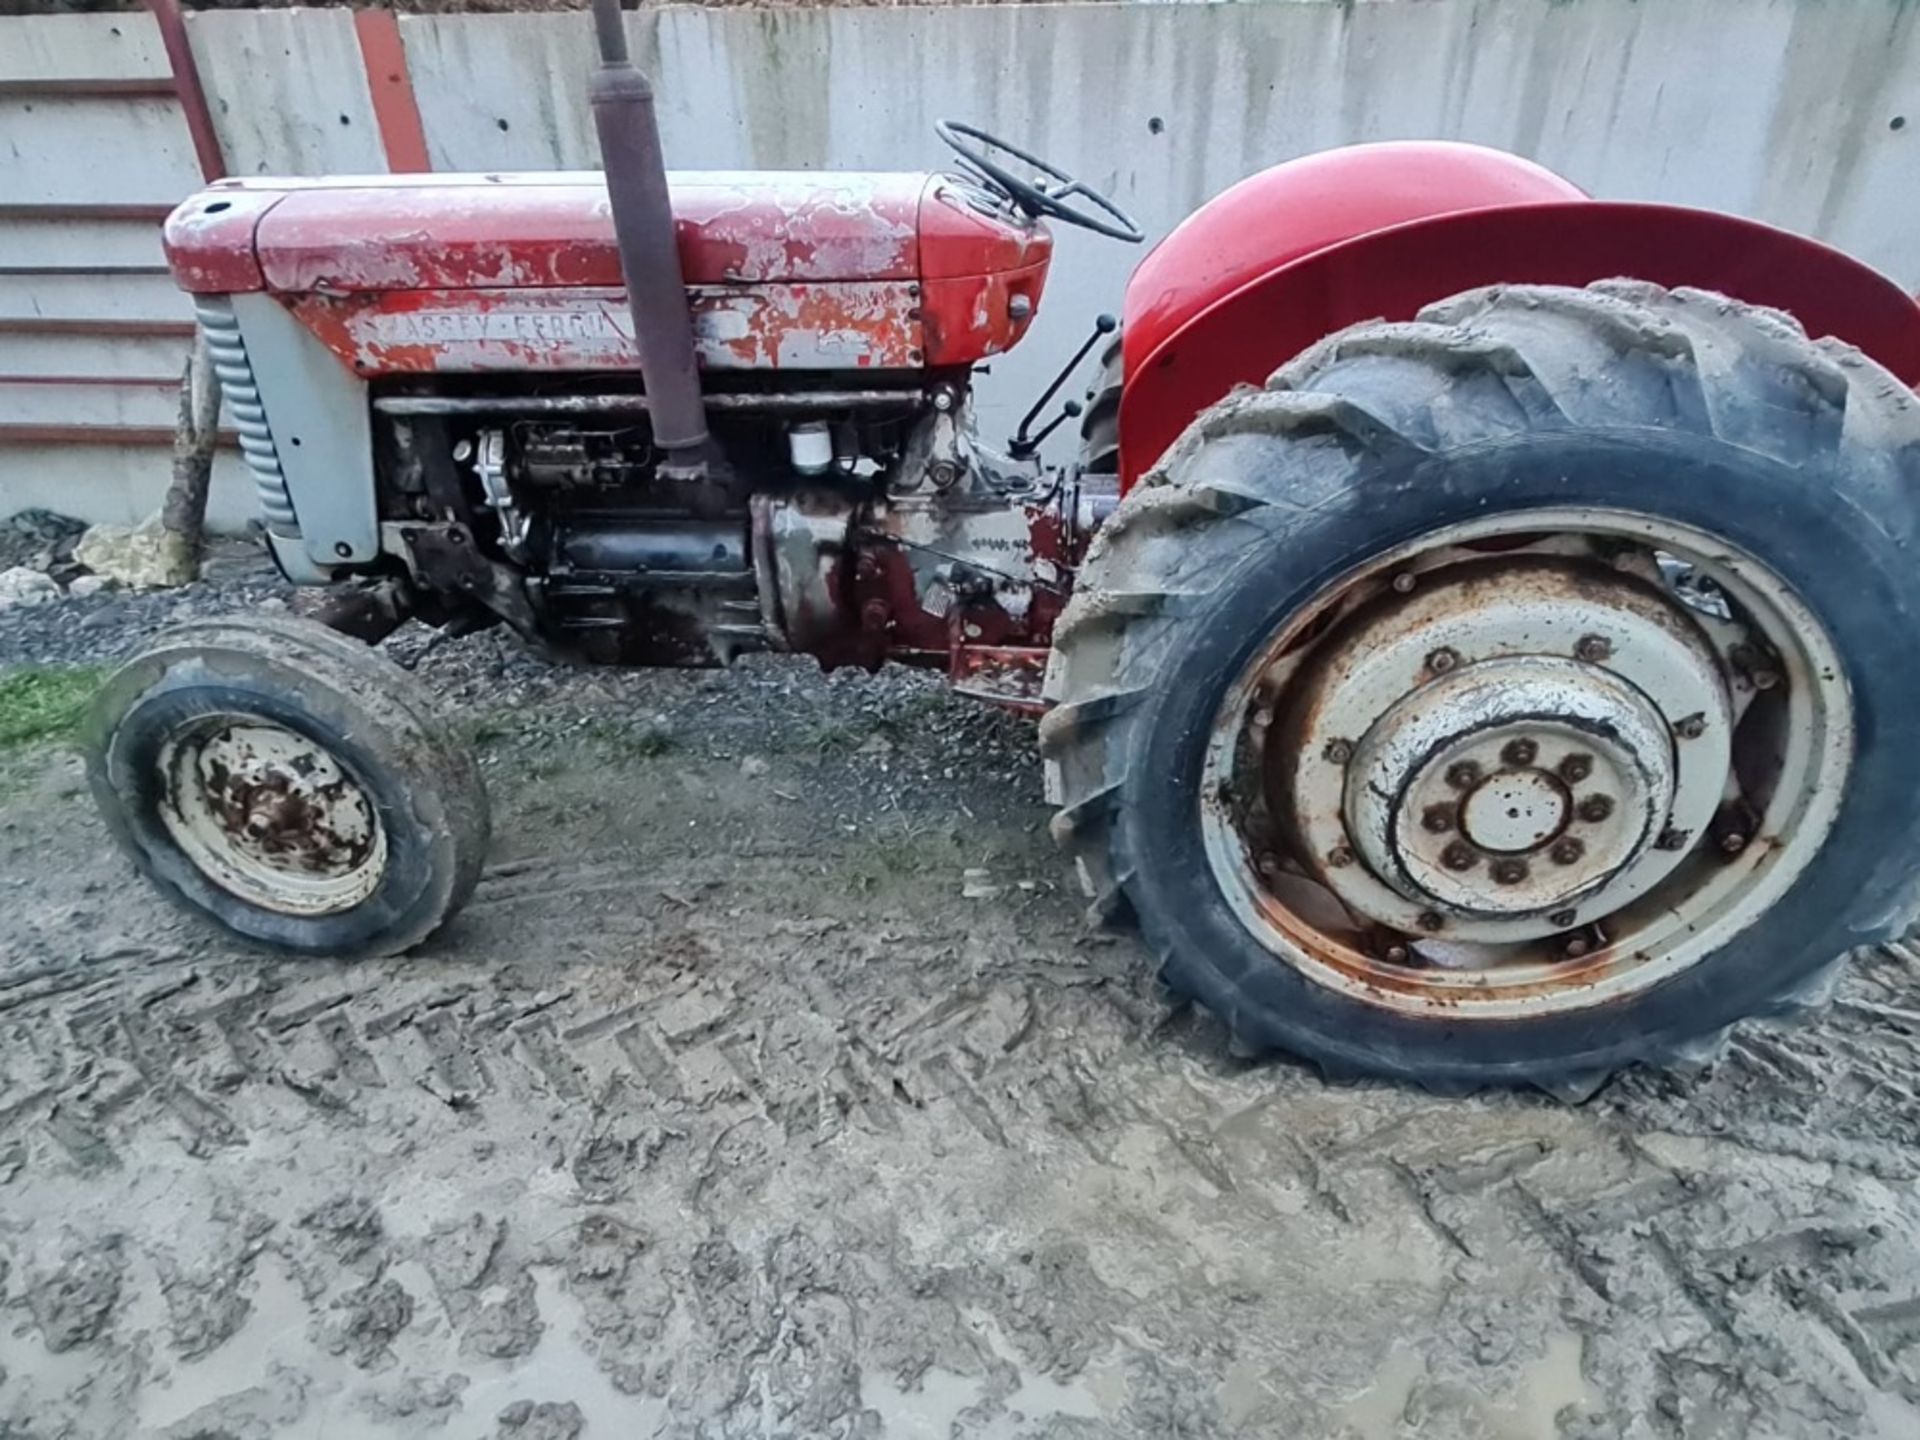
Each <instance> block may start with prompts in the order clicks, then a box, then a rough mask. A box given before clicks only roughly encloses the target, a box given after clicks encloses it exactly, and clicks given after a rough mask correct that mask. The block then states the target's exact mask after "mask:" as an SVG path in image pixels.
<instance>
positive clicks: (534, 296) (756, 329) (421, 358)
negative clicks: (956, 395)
mask: <svg viewBox="0 0 1920 1440" xmlns="http://www.w3.org/2000/svg"><path fill="white" fill-rule="evenodd" d="M688 288H689V298H690V300H691V302H692V308H693V324H694V333H695V348H696V353H697V354H698V356H699V359H700V363H701V364H702V365H703V366H705V367H707V368H709V369H715V370H740V369H748V370H816V371H817V370H829V371H831V370H888V369H894V370H904V369H911V368H913V367H914V366H915V365H917V364H918V363H919V356H920V346H921V331H920V324H919V321H918V319H917V318H916V316H917V314H918V307H919V303H920V302H919V298H918V296H917V295H916V293H915V287H914V286H913V285H911V284H908V283H903V282H899V281H883V282H880V283H877V284H870V283H864V282H851V281H849V282H827V283H820V284H763V285H752V286H742V287H730V286H701V285H696V286H690V287H688ZM282 300H283V302H284V303H285V304H286V305H287V306H288V308H289V309H291V310H292V311H293V313H294V314H295V315H296V316H298V317H299V319H300V321H301V323H302V324H304V325H305V326H306V327H307V328H308V329H309V330H311V331H313V333H314V334H315V335H317V336H318V337H319V338H320V340H321V341H322V342H323V343H324V344H325V345H326V346H327V348H328V349H330V350H332V351H333V352H334V354H336V355H338V356H339V357H340V359H341V361H342V362H343V363H344V364H346V365H347V366H348V367H349V368H351V369H352V370H353V371H354V372H355V373H356V374H359V375H364V376H367V377H369V378H371V377H374V376H380V375H418V374H432V373H436V372H437V373H447V374H477V373H483V372H502V371H506V372H518V371H527V370H576V371H577V370H638V369H639V366H640V356H639V352H638V351H637V350H636V349H635V348H634V345H633V333H632V332H633V320H632V316H631V314H630V313H629V312H628V310H627V299H626V294H625V292H624V291H622V290H618V289H614V288H611V287H608V286H591V287H589V286H577V287H572V288H565V289H561V288H543V289H532V288H528V289H517V290H502V289H492V290H388V291H366V292H362V293H359V294H348V295H333V294H327V293H324V292H322V293H315V294H307V295H295V296H283V297H282Z"/></svg>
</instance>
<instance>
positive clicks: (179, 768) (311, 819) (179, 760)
mask: <svg viewBox="0 0 1920 1440" xmlns="http://www.w3.org/2000/svg"><path fill="white" fill-rule="evenodd" d="M159 767H160V774H161V779H162V785H161V795H160V805H159V809H160V818H161V821H162V823H163V824H164V825H165V826H166V829H167V833H168V834H169V835H170V836H171V837H172V839H173V841H174V843H175V844H176V845H178V846H179V847H180V850H181V852H182V853H183V854H184V855H185V856H186V857H187V858H188V859H189V860H190V861H192V862H193V864H194V866H195V868H197V869H198V870H199V871H200V872H201V873H202V874H203V875H205V876H206V877H207V878H208V879H209V880H211V881H212V882H213V883H214V884H216V885H218V886H220V888H221V889H223V890H226V891H227V892H229V893H230V894H233V895H236V896H238V897H239V898H240V899H242V900H245V901H247V902H248V903H249V904H253V905H257V906H260V907H261V908H262V909H266V910H272V911H276V912H278V913H280V914H283V915H300V916H306V917H313V916H321V915H333V914H338V913H340V912H342V911H345V910H350V909H352V908H353V907H354V906H356V905H358V904H359V903H360V902H361V901H363V900H365V899H366V898H367V897H368V896H369V895H371V894H372V893H373V891H374V890H375V889H376V888H377V887H378V886H379V883H380V879H381V876H382V874H383V873H384V871H385V869H386V861H387V837H386V830H385V827H384V826H383V825H382V824H381V822H380V815H379V811H378V809H377V808H376V806H375V805H374V803H373V801H372V800H371V798H370V797H369V796H368V794H367V792H366V790H365V789H363V788H362V786H361V785H360V783H359V782H358V781H357V780H356V779H355V778H354V777H353V775H352V774H351V773H350V772H349V771H348V769H347V768H346V767H345V765H343V764H342V763H341V761H340V760H339V758H338V757H337V756H335V755H334V754H333V753H332V752H331V751H329V750H328V749H327V748H326V747H325V746H323V745H321V744H319V743H318V742H317V741H314V740H312V739H309V738H308V737H307V736H305V735H301V734H299V733H298V732H296V731H294V730H290V729H288V728H286V727H285V726H281V725H276V724H274V723H273V722H271V721H269V720H264V719H261V718H260V717H258V716H253V715H212V716H206V717H202V718H201V719H199V720H197V721H195V722H193V723H192V724H191V725H188V726H186V727H184V728H183V729H182V730H180V731H179V732H177V733H175V734H174V735H172V736H170V737H169V738H168V740H167V742H166V744H165V745H164V746H162V748H161V751H160V755H159Z"/></svg>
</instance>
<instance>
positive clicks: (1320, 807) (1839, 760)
mask: <svg viewBox="0 0 1920 1440" xmlns="http://www.w3.org/2000/svg"><path fill="white" fill-rule="evenodd" d="M1853 733H1854V732H1853V707H1852V697H1851V694H1850V691H1849V688H1848V684H1847V680H1846V675H1845V672H1844V669H1843V668H1842V666H1841V663H1840V660H1839V656H1838V653H1837V651H1836V650H1835V648H1834V646H1833V644H1832V641H1831V639H1830V638H1829V637H1828V636H1827V634H1826V632H1825V629H1824V628H1823V627H1822V626H1821V625H1820V624H1819V622H1818V621H1817V620H1816V619H1815V617H1814V616H1813V615H1812V613H1811V612H1810V611H1809V610H1808V609H1807V607H1806V606H1805V604H1804V603H1803V602H1802V601H1801V600H1800V599H1799V597H1798V596H1797V595H1796V594H1795V593H1794V592H1793V590H1792V588H1791V587H1790V586H1788V585H1787V584H1786V583H1785V582H1784V581H1783V580H1782V579H1781V578H1780V577H1779V576H1777V575H1776V574H1774V572H1772V571H1771V570H1770V569H1769V568H1767V567H1766V566H1765V565H1763V564H1762V563H1761V562H1759V561H1758V560H1757V559H1756V558H1754V557H1752V556H1750V555H1748V554H1745V553H1744V552H1742V551H1740V550H1739V549H1738V548H1737V547H1735V546H1732V545H1730V544H1729V543H1728V542H1727V541H1726V540H1725V539H1724V538H1723V537H1720V536H1715V535H1711V534H1708V533H1707V532H1704V531H1701V530H1699V529H1697V528H1694V527H1691V526H1688V525H1684V524H1682V523H1680V522H1676V521H1671V520H1667V519H1664V518H1661V517H1656V516H1650V515H1645V514H1638V513H1634V512H1629V511H1614V510H1599V509H1556V510H1546V511H1529V512H1521V513H1514V514H1508V515H1502V516H1495V517H1488V518H1485V519H1481V520H1476V521H1473V522H1469V523H1467V524H1462V525H1458V526H1453V527H1448V528H1446V529H1443V530H1439V531H1436V532H1434V533H1432V534H1430V535H1427V536H1425V537H1422V538H1420V539H1418V540H1415V541H1412V542H1409V543H1408V544H1405V545H1402V546H1399V547H1397V548H1395V549H1393V550H1391V551H1389V552H1386V553H1385V554H1383V555H1381V556H1379V557H1377V558H1375V559H1373V560H1370V561H1368V562H1366V563H1365V564H1363V565H1361V566H1358V567H1356V568H1355V569H1353V570H1351V571H1349V572H1348V573H1347V574H1345V575H1343V576H1341V577H1340V578H1338V579H1336V580H1334V581H1333V582H1331V583H1330V584H1328V585H1326V586H1324V587H1323V588H1322V589H1321V590H1320V591H1319V592H1318V593H1317V594H1316V595H1315V596H1313V597H1312V599H1311V600H1310V601H1309V602H1308V603H1307V604H1306V605H1304V606H1302V607H1300V608H1299V609H1297V610H1295V611H1294V612H1292V614H1291V615H1290V616H1289V618H1288V619H1287V620H1286V621H1285V623H1283V624H1282V625H1281V626H1280V627H1279V628H1278V630H1277V632H1276V633H1275V634H1274V635H1272V636H1270V637H1269V638H1268V640H1267V641H1266V643H1264V644H1263V645H1262V646H1260V647H1259V649H1258V650H1257V651H1256V653H1255V654H1254V655H1253V656H1252V658H1251V659H1250V660H1249V662H1248V663H1247V664H1246V666H1245V667H1243V669H1242V671H1241V672H1240V674H1239V675H1238V676H1237V677H1236V679H1235V680H1234V682H1233V683H1232V685H1230V686H1229V688H1228V690H1227V692H1226V695H1225V698H1224V700H1223V702H1222V704H1221V706H1220V709H1219V711H1218V713H1217V716H1216V719H1215V723H1214V726H1213V729H1212V733H1211V735H1210V737H1209V743H1208V749H1207V753H1206V757H1205V761H1204V766H1203V775H1202V785H1201V789H1200V822H1201V829H1202V837H1203V840H1204V844H1205V849H1206V855H1207V860H1208V863H1209V865H1210V867H1211V869H1212V871H1213V874H1214V877H1215V880H1216V882H1217V883H1218V884H1219V886H1220V889H1221V892H1222V893H1223V895H1224V896H1225V897H1226V899H1227V901H1228V904H1229V906H1230V907H1231V908H1232V909H1233V911H1234V913H1235V915H1236V918H1237V919H1238V920H1239V921H1240V923H1241V924H1242V925H1244V926H1245V927H1246V928H1247V930H1248V931H1249V932H1250V933H1252V934H1253V935H1254V936H1255V937H1256V938H1257V939H1258V940H1259V941H1260V943H1261V944H1262V945H1263V946H1265V947H1266V948H1267V949H1268V950H1269V951H1270V952H1272V953H1273V954H1274V955H1276V956H1277V957H1278V958H1279V959H1280V960H1282V961H1283V962H1285V963H1286V964H1288V965H1289V966H1291V967H1292V968H1294V969H1295V970H1297V971H1299V972H1300V973H1302V974H1303V975H1304V976H1305V977H1306V978H1308V979H1309V980H1311V981H1312V982H1314V983H1315V984H1317V985H1320V986H1323V987H1326V988H1329V989H1332V990H1335V991H1337V992H1339V993H1342V994H1345V995H1348V996H1350V997H1352V998H1355V999H1358V1000H1361V1001H1364V1002H1366V1003H1368V1004H1371V1005H1376V1006H1381V1007H1385V1008H1388V1009H1391V1010H1395V1011H1400V1012H1403V1013H1410V1014H1418V1015H1426V1016H1435V1015H1446V1016H1449V1017H1453V1018H1456V1019H1515V1018H1525V1017H1534V1016H1543V1015H1548V1014H1555V1013H1565V1012H1568V1011H1573V1010H1580V1009H1586V1008H1589V1007H1592V1006H1597V1005H1603V1004H1612V1003H1616V1002H1618V1001H1620V1000H1622V999H1625V998H1628V997H1630V996H1634V995H1638V994H1641V993H1643V992H1645V991H1646V990H1648V989H1650V988H1652V987H1653V986H1656V985H1658V984H1661V983H1663V982H1664V981H1666V980H1669V979H1671V978H1672V977H1674V976H1675V975H1678V974H1680V973H1681V972H1683V971H1685V970H1687V969H1689V968H1691V967H1692V966H1693V965H1695V964H1697V963H1698V962H1699V961H1700V960H1702V959H1704V958H1705V957H1706V956H1707V955H1709V954H1712V953H1714V952H1715V951H1717V950H1718V949H1720V948H1721V947H1722V946H1724V945H1725V944H1726V943H1727V942H1728V941H1729V940H1730V939H1731V938H1732V937H1733V936H1734V935H1736V934H1738V933H1740V932H1741V931H1743V930H1745V929H1747V928H1748V927H1749V926H1751V925H1752V924H1753V923H1754V922H1755V921H1756V920H1757V919H1758V918H1759V917H1760V916H1761V915H1763V914H1764V913H1765V912H1766V911H1767V910H1768V909H1769V908H1770V907H1771V906H1772V905H1773V904H1774V903H1775V902H1776V901H1777V900H1778V899H1779V898H1780V897H1781V896H1782V895H1783V894H1784V893H1785V892H1786V890H1787V889H1788V888H1789V887H1790V886H1791V884H1792V883H1793V881H1794V880H1795V879H1796V878H1797V877H1798V875H1799V874H1800V873H1801V872H1802V871H1803V870H1804V869H1805V868H1806V866H1807V864H1808V863H1809V862H1810V861H1811V860H1812V858H1813V856H1814V855H1815V854H1816V853H1817V852H1818V850H1819V849H1820V846H1821V844H1822V843H1823V842H1824V840H1825V837H1826V835H1827V833H1828V831H1829V830H1830V829H1831V828H1832V825H1833V823H1834V820H1835V818H1836V817H1837V814H1838V811H1839V806H1840V800H1841V796H1842V794H1843V792H1844V788H1845V783H1846V779H1847V774H1848V771H1849V769H1850V766H1851V761H1852V750H1853Z"/></svg>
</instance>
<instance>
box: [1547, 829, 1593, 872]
mask: <svg viewBox="0 0 1920 1440" xmlns="http://www.w3.org/2000/svg"><path fill="white" fill-rule="evenodd" d="M1547 853H1548V854H1549V855H1551V856H1552V857H1553V863H1554V864H1556V865H1574V864H1577V863H1578V862H1579V860H1580V857H1581V856H1582V855H1584V854H1586V853H1587V847H1586V846H1584V845H1582V844H1581V843H1580V842H1579V841H1578V840H1576V839H1574V838H1573V836H1571V835H1568V836H1565V837H1563V838H1561V839H1559V840H1556V841H1554V842H1553V849H1551V850H1550V851H1548V852H1547Z"/></svg>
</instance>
